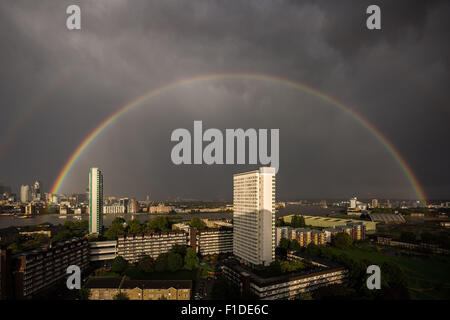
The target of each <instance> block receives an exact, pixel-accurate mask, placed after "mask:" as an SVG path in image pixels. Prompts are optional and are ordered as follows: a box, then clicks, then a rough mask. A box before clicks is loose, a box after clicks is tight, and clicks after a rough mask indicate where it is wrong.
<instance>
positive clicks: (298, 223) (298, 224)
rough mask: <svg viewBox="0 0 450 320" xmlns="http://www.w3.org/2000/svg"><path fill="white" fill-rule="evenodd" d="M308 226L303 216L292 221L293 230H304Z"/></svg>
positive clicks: (295, 217)
mask: <svg viewBox="0 0 450 320" xmlns="http://www.w3.org/2000/svg"><path fill="white" fill-rule="evenodd" d="M305 226H306V223H305V218H304V217H303V216H299V215H295V216H293V217H292V219H291V227H292V228H304V227H305Z"/></svg>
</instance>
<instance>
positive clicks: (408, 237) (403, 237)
mask: <svg viewBox="0 0 450 320" xmlns="http://www.w3.org/2000/svg"><path fill="white" fill-rule="evenodd" d="M400 241H404V242H415V241H416V235H415V234H414V232H408V231H404V232H402V233H401V234H400Z"/></svg>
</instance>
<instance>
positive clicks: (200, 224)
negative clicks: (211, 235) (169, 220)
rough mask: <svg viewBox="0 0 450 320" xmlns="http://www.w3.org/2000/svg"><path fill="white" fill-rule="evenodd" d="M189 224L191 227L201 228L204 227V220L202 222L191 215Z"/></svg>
mask: <svg viewBox="0 0 450 320" xmlns="http://www.w3.org/2000/svg"><path fill="white" fill-rule="evenodd" d="M189 225H190V226H191V227H192V228H196V229H197V230H203V229H205V228H206V224H205V222H203V220H202V219H200V218H199V217H193V218H192V219H191V222H190V223H189Z"/></svg>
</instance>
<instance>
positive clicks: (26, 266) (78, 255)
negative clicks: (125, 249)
mask: <svg viewBox="0 0 450 320" xmlns="http://www.w3.org/2000/svg"><path fill="white" fill-rule="evenodd" d="M12 259H13V262H12V263H13V270H12V271H13V272H12V273H13V278H14V291H15V293H14V295H15V297H16V298H17V299H21V298H26V297H29V296H31V295H32V294H34V293H36V292H38V291H40V290H42V289H44V288H46V287H48V286H50V285H52V284H54V283H56V282H57V281H59V280H61V279H63V278H65V277H66V276H67V268H68V267H69V266H71V265H77V266H78V267H80V269H81V270H84V269H86V268H87V267H88V265H89V243H88V240H87V239H86V238H74V239H72V240H68V241H65V242H59V243H56V244H53V245H52V246H51V247H48V248H38V249H35V250H32V251H27V252H23V253H20V254H17V255H15V256H13V257H12Z"/></svg>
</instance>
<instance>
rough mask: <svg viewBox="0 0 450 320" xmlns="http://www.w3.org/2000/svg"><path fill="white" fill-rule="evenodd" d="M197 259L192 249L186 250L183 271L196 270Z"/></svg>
mask: <svg viewBox="0 0 450 320" xmlns="http://www.w3.org/2000/svg"><path fill="white" fill-rule="evenodd" d="M199 262H200V261H199V259H198V257H197V254H196V253H195V250H194V249H192V248H188V249H187V250H186V256H185V257H184V269H186V270H191V271H192V270H194V269H197V268H198V266H199Z"/></svg>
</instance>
